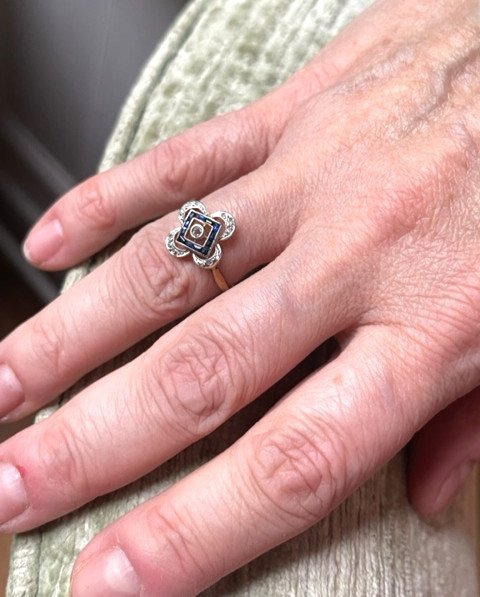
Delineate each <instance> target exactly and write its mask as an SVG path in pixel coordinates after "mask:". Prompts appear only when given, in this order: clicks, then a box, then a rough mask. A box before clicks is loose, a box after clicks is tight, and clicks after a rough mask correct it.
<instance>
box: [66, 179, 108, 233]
mask: <svg viewBox="0 0 480 597" xmlns="http://www.w3.org/2000/svg"><path fill="white" fill-rule="evenodd" d="M105 180H106V179H105V177H104V176H102V174H99V175H96V176H92V177H90V178H89V179H87V180H86V181H85V182H83V183H81V184H80V185H79V186H78V187H77V189H76V191H75V200H76V201H75V204H76V205H75V206H76V212H77V214H78V215H79V217H80V219H81V220H82V221H83V222H85V223H86V224H87V225H88V226H89V227H93V228H95V229H97V230H105V229H106V228H111V227H113V226H114V225H115V221H116V214H115V210H114V207H113V204H112V201H110V200H109V197H110V194H109V192H108V189H107V185H106V183H105Z"/></svg>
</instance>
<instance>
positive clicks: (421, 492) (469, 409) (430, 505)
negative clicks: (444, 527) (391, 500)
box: [407, 388, 480, 516]
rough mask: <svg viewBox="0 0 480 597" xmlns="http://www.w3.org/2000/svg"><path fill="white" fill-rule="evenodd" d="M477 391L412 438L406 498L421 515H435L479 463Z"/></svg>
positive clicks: (449, 500) (479, 406)
mask: <svg viewBox="0 0 480 597" xmlns="http://www.w3.org/2000/svg"><path fill="white" fill-rule="evenodd" d="M479 428H480V390H479V389H478V388H477V389H475V390H473V391H472V392H470V393H469V394H467V395H465V396H463V397H462V398H459V399H458V400H456V401H455V402H453V403H452V404H450V405H449V406H447V407H446V408H445V409H444V410H442V411H440V412H439V413H438V414H437V415H436V416H435V417H433V419H432V420H431V421H429V422H428V423H427V424H426V425H425V427H424V428H423V429H421V430H420V431H419V432H418V433H417V434H416V435H415V436H414V438H413V439H412V441H411V444H410V446H409V458H408V471H407V472H408V495H409V499H410V501H411V503H412V505H413V506H414V508H415V509H416V510H417V511H418V512H419V513H420V514H422V515H425V516H437V515H439V514H440V513H441V512H443V511H444V510H445V508H446V507H447V506H448V505H449V504H450V503H451V501H452V500H453V498H454V497H455V496H456V495H457V494H458V492H459V491H460V490H461V488H462V487H463V485H464V483H465V480H466V479H467V477H468V476H469V474H470V473H471V472H472V469H473V467H474V464H475V462H476V461H478V460H480V436H479V433H478V430H479Z"/></svg>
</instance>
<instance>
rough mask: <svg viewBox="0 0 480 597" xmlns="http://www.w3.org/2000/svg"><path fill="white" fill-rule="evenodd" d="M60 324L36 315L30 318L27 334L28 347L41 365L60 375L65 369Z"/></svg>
mask: <svg viewBox="0 0 480 597" xmlns="http://www.w3.org/2000/svg"><path fill="white" fill-rule="evenodd" d="M61 329H62V328H61V326H58V325H53V324H51V323H49V322H48V321H46V320H45V318H44V317H41V316H37V317H35V318H34V319H33V320H32V325H31V329H30V334H29V340H30V349H31V351H32V353H33V354H34V355H35V357H36V358H37V359H38V360H39V361H40V363H41V365H42V366H45V367H47V368H48V369H49V370H53V371H54V372H55V374H56V375H58V376H60V377H61V376H62V374H63V371H64V370H65V363H64V358H63V355H64V350H63V344H64V341H63V337H62V335H61V334H62V332H61Z"/></svg>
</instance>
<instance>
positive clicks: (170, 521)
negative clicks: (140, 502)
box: [142, 502, 213, 577]
mask: <svg viewBox="0 0 480 597" xmlns="http://www.w3.org/2000/svg"><path fill="white" fill-rule="evenodd" d="M142 518H143V521H142V523H143V525H145V528H146V529H148V537H152V538H153V540H154V542H155V545H154V549H153V550H151V551H152V552H153V553H158V557H159V559H161V560H162V561H165V554H169V555H170V557H172V556H173V558H174V560H175V561H176V562H177V563H178V565H179V566H180V572H181V574H186V573H188V575H191V574H192V572H193V571H194V570H197V571H198V572H199V573H200V575H201V577H203V576H204V575H205V573H206V569H205V567H206V566H205V564H206V562H205V563H203V562H201V561H200V558H199V557H198V556H197V555H196V554H197V553H201V554H202V558H205V557H206V555H207V554H208V550H206V549H199V547H200V545H199V544H200V542H201V537H202V533H200V532H196V530H197V529H196V525H195V522H194V520H193V517H192V516H191V515H189V513H188V512H185V511H182V513H181V515H180V514H179V513H178V512H177V511H176V510H175V507H174V506H172V505H171V504H166V503H163V502H162V503H161V504H154V505H153V506H149V507H147V508H146V509H145V510H144V511H143V513H142ZM167 557H168V556H167ZM212 568H213V567H212Z"/></svg>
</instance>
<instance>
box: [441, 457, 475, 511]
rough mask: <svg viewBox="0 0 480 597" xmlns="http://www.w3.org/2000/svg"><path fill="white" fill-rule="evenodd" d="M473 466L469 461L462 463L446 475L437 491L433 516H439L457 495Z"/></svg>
mask: <svg viewBox="0 0 480 597" xmlns="http://www.w3.org/2000/svg"><path fill="white" fill-rule="evenodd" d="M473 464H474V463H473V462H472V461H470V460H469V461H467V462H464V463H463V464H461V465H460V466H458V467H457V468H455V469H453V471H452V472H451V473H450V474H449V475H448V477H447V478H446V479H445V481H444V482H443V484H442V485H441V486H440V489H439V491H438V495H437V499H436V500H435V503H434V505H433V515H438V514H441V513H442V512H443V511H444V510H445V509H446V507H447V506H448V505H449V504H450V502H451V501H452V500H453V498H454V497H455V496H456V495H457V494H458V493H459V491H460V489H461V488H462V487H463V485H464V483H465V481H466V479H467V477H468V475H469V474H470V472H471V470H472V468H473Z"/></svg>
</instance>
